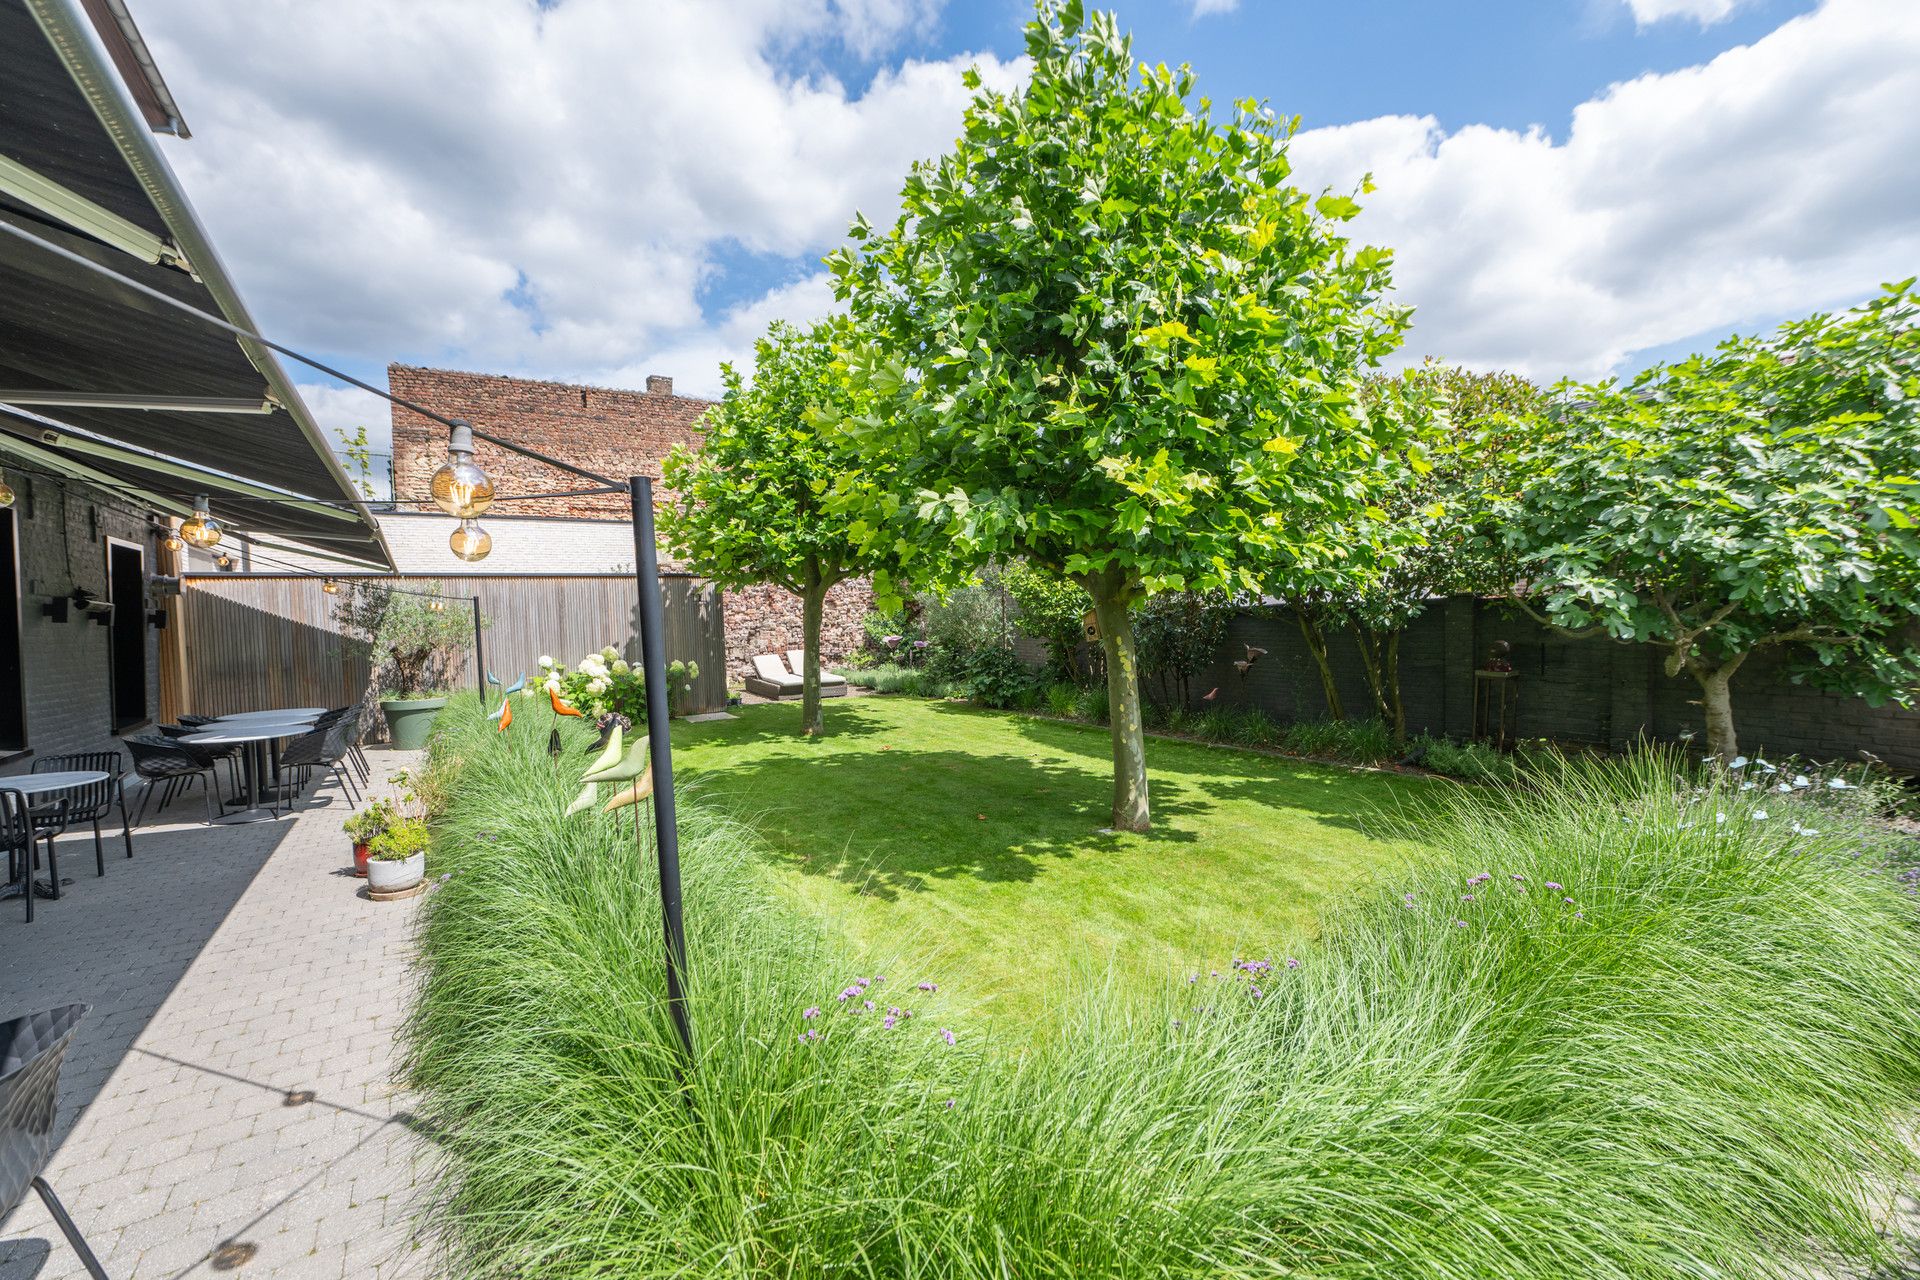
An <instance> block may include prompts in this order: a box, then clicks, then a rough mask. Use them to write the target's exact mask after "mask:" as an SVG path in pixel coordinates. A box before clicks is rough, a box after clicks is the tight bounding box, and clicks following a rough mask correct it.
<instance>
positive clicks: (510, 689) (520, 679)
mask: <svg viewBox="0 0 1920 1280" xmlns="http://www.w3.org/2000/svg"><path fill="white" fill-rule="evenodd" d="M526 687H527V673H526V672H524V671H522V672H521V673H520V674H519V675H518V676H516V677H514V681H513V683H512V684H510V685H508V686H507V687H506V688H505V689H502V690H501V691H500V692H502V693H503V694H515V693H518V692H520V691H521V690H522V689H524V688H526Z"/></svg>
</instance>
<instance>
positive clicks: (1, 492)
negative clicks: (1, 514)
mask: <svg viewBox="0 0 1920 1280" xmlns="http://www.w3.org/2000/svg"><path fill="white" fill-rule="evenodd" d="M12 505H13V486H12V485H10V484H8V483H7V476H6V473H5V472H4V471H0V510H4V509H6V508H7V507H10V506H12Z"/></svg>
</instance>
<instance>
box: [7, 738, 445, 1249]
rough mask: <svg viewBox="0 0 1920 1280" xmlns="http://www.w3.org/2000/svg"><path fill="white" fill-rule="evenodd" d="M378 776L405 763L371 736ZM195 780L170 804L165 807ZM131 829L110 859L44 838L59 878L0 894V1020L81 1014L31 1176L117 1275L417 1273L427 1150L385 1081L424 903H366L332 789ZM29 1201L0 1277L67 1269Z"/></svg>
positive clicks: (10, 1228)
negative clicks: (81, 1010)
mask: <svg viewBox="0 0 1920 1280" xmlns="http://www.w3.org/2000/svg"><path fill="white" fill-rule="evenodd" d="M372 754H373V758H374V761H375V769H376V779H375V790H376V791H378V790H380V775H384V774H385V773H387V772H390V771H391V770H392V769H393V768H397V767H404V766H405V765H406V764H407V763H409V762H410V760H411V757H410V756H408V755H406V754H404V753H398V752H381V751H378V750H376V751H374V752H373V753H372ZM193 804H197V798H196V799H195V800H194V801H192V802H189V803H187V804H184V805H182V806H178V807H177V813H178V816H179V817H180V818H183V819H184V818H186V817H187V816H188V815H189V814H190V813H193V812H197V811H196V810H194V809H193V807H192V806H193ZM173 812H174V811H170V812H169V816H168V821H167V823H165V824H154V823H153V822H152V819H151V818H150V819H149V825H148V826H147V827H144V828H142V829H141V830H140V831H139V832H138V833H137V835H136V844H135V850H136V856H135V857H134V858H133V859H132V860H131V861H128V860H127V859H126V858H124V857H122V856H121V855H120V853H119V852H118V851H117V848H116V846H114V845H109V847H108V861H107V874H106V877H105V878H104V879H98V878H96V877H95V875H94V865H93V851H92V848H91V837H90V836H89V837H87V838H85V839H82V838H80V837H74V836H69V837H68V838H67V840H66V841H65V842H63V846H62V847H63V852H65V851H68V850H70V853H67V856H64V857H63V859H62V864H61V870H62V872H63V873H64V874H65V875H67V876H69V877H71V878H72V881H73V883H72V884H71V885H69V886H67V889H66V896H65V897H63V898H62V899H61V900H60V901H57V902H46V901H43V902H42V903H40V904H39V908H38V911H37V918H36V919H35V921H34V923H33V924H31V925H28V924H25V923H24V922H23V920H22V913H21V909H20V908H21V904H20V903H19V902H5V903H0V1017H9V1016H12V1015H13V1014H14V1013H16V1012H24V1011H26V1010H28V1009H34V1008H43V1007H46V1006H49V1005H56V1004H62V1003H66V1002H68V1001H74V1000H79V1001H84V1002H85V1003H87V1004H90V1005H92V1006H93V1011H92V1012H91V1013H90V1014H89V1015H88V1017H87V1018H86V1020H85V1021H84V1022H83V1023H82V1024H81V1029H80V1033H79V1037H78V1039H77V1041H76V1043H75V1046H74V1049H73V1051H72V1053H71V1054H70V1056H69V1058H68V1065H67V1070H66V1072H65V1073H64V1075H63V1077H62V1097H61V1106H60V1112H59V1115H58V1119H57V1124H58V1129H59V1138H60V1146H59V1150H58V1152H57V1154H56V1155H55V1157H54V1160H53V1163H52V1165H51V1167H50V1168H49V1170H48V1179H49V1181H51V1182H52V1184H53V1186H54V1189H55V1190H56V1191H57V1192H58V1193H59V1194H60V1196H61V1198H62V1199H63V1200H64V1201H65V1203H66V1205H67V1208H68V1211H69V1212H71V1213H72V1214H73V1216H74V1218H75V1219H76V1220H77V1221H78V1223H79V1225H80V1228H81V1230H82V1231H83V1232H85V1234H86V1235H87V1238H88V1240H89V1241H90V1242H91V1243H92V1244H93V1246H94V1249H95V1251H96V1252H98V1253H99V1254H100V1257H101V1261H102V1263H103V1264H104V1265H105V1267H106V1269H107V1273H108V1274H109V1275H110V1276H112V1277H114V1278H115V1280H122V1278H123V1277H125V1278H129V1280H156V1278H162V1277H201V1276H206V1277H211V1276H212V1275H213V1274H215V1273H216V1272H221V1273H224V1272H228V1271H238V1272H239V1273H241V1274H244V1275H247V1276H256V1277H269V1276H270V1277H299V1278H301V1280H305V1278H307V1277H328V1278H330V1280H331V1278H333V1277H355V1278H369V1277H372V1278H378V1280H398V1278H400V1277H427V1276H433V1275H435V1274H437V1273H436V1270H435V1268H434V1265H433V1263H434V1258H433V1255H432V1252H431V1251H430V1250H429V1249H428V1248H426V1247H424V1246H423V1245H421V1244H420V1243H418V1241H417V1239H416V1236H417V1232H416V1227H417V1226H418V1224H419V1222H420V1221H421V1220H422V1209H423V1205H422V1204H421V1197H422V1194H423V1192H424V1189H425V1187H426V1185H427V1183H428V1181H429V1179H430V1177H431V1173H432V1163H431V1161H432V1146H431V1143H430V1142H428V1141H427V1140H425V1139H424V1138H423V1137H422V1136H421V1135H420V1134H419V1133H417V1132H416V1131H415V1129H414V1128H413V1127H412V1118H411V1116H410V1115H409V1114H408V1112H407V1110H406V1106H407V1099H406V1096H405V1094H404V1093H403V1092H402V1091H401V1090H400V1089H399V1087H398V1086H397V1085H396V1084H395V1083H394V1077H395V1075H396V1072H397V1069H398V1068H397V1061H396V1050H395V1044H394V1034H395V1031H396V1029H397V1028H398V1026H399V1024H400V1022H401V1019H402V1018H403V1016H404V1013H405V1006H406V1001H407V998H408V996H409V994H410V992H411V984H412V959H413V948H412V924H413V919H414V916H415V914H416V912H417V910H418V907H419V904H420V902H421V901H422V899H419V898H415V899H412V900H409V901H405V902H394V903H376V902H372V901H370V900H368V899H367V898H366V897H365V896H364V894H363V892H362V889H361V886H362V885H363V883H364V882H363V881H360V880H356V879H353V878H352V877H351V876H349V875H346V874H344V873H343V866H344V864H345V863H347V862H349V861H350V856H349V852H348V848H347V845H346V841H345V838H344V837H343V836H342V835H341V833H340V819H341V817H342V816H344V814H345V812H346V805H345V801H344V799H342V798H339V797H337V796H336V795H335V794H334V791H333V788H332V786H331V784H329V785H327V786H325V787H323V788H321V789H320V790H319V791H318V792H317V794H316V795H314V796H313V797H310V798H309V800H308V801H307V802H306V804H305V805H304V806H303V808H302V810H301V812H300V813H299V814H298V816H296V817H293V818H291V819H283V820H281V821H279V822H272V823H257V824H252V825H247V826H235V827H214V828H211V829H210V828H208V827H205V826H203V825H200V824H198V823H191V822H185V821H174V820H173V816H172V815H173ZM84 1275H85V1272H84V1270H83V1269H82V1268H81V1266H80V1263H79V1261H78V1259H77V1258H76V1257H75V1255H74V1254H73V1252H72V1251H71V1250H70V1249H69V1248H68V1247H67V1244H66V1242H65V1240H64V1239H63V1238H62V1237H61V1236H60V1233H59V1231H58V1229H57V1228H55V1227H54V1226H53V1224H52V1222H51V1221H50V1219H49V1218H48V1217H47V1215H46V1213H45V1211H44V1210H43V1209H42V1208H41V1207H40V1204H39V1201H38V1200H37V1198H35V1197H33V1196H31V1195H29V1196H28V1198H27V1201H26V1203H25V1204H23V1205H22V1206H21V1207H20V1208H19V1209H18V1210H17V1211H16V1212H15V1213H14V1215H13V1216H12V1218H11V1219H9V1220H7V1221H6V1222H4V1223H0V1280H65V1278H66V1277H84Z"/></svg>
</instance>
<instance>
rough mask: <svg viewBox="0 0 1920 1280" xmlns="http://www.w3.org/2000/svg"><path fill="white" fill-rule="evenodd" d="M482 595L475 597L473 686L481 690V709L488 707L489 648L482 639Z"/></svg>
mask: <svg viewBox="0 0 1920 1280" xmlns="http://www.w3.org/2000/svg"><path fill="white" fill-rule="evenodd" d="M481 624H482V619H481V617H480V597H479V596H475V597H474V598H473V687H474V688H475V689H478V690H479V691H480V709H481V710H482V711H485V710H486V709H487V648H486V644H485V642H483V641H482V640H481V639H480V628H481Z"/></svg>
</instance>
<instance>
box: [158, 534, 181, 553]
mask: <svg viewBox="0 0 1920 1280" xmlns="http://www.w3.org/2000/svg"><path fill="white" fill-rule="evenodd" d="M160 545H161V546H163V547H165V548H166V549H167V550H169V551H180V550H184V549H185V547H186V545H187V544H186V543H185V542H184V541H182V540H181V537H180V535H179V534H178V533H177V532H170V533H168V534H167V536H166V537H164V538H162V539H161V540H160Z"/></svg>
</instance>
